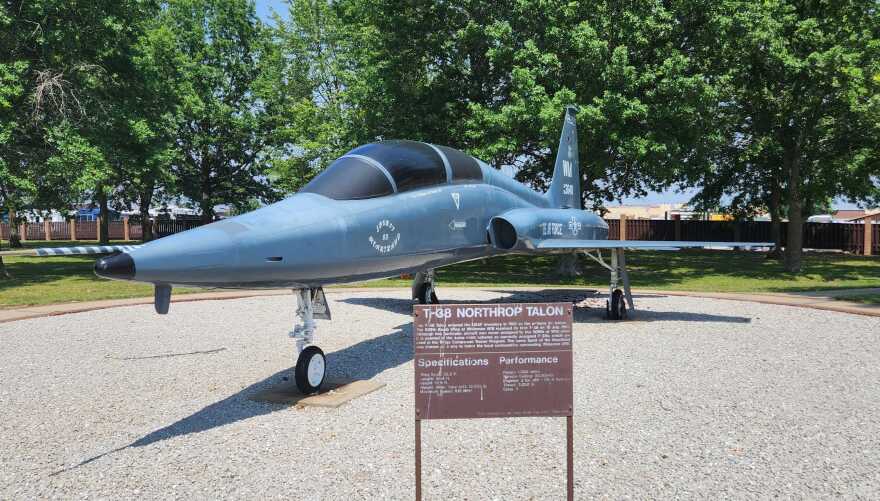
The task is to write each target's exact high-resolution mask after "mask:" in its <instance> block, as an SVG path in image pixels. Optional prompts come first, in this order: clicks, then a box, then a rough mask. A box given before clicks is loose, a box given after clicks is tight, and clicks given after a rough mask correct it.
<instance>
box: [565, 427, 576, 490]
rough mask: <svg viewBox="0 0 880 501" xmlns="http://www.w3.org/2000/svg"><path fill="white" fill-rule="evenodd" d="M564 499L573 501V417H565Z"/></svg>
mask: <svg viewBox="0 0 880 501" xmlns="http://www.w3.org/2000/svg"><path fill="white" fill-rule="evenodd" d="M565 449H566V450H565V463H566V465H565V466H566V468H565V469H566V477H567V479H568V481H567V482H566V487H567V488H566V498H567V499H568V501H574V416H571V415H569V416H566V417H565Z"/></svg>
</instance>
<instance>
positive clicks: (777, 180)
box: [698, 0, 880, 272]
mask: <svg viewBox="0 0 880 501" xmlns="http://www.w3.org/2000/svg"><path fill="white" fill-rule="evenodd" d="M703 7H704V9H705V12H706V13H707V14H706V16H707V19H708V21H707V23H706V25H705V27H706V28H707V29H708V35H705V39H711V40H714V41H715V44H713V45H712V46H709V45H708V44H703V46H702V49H701V56H702V57H703V58H704V59H705V60H706V61H708V65H709V66H710V67H711V68H712V71H713V73H714V74H715V75H716V78H717V79H718V81H720V82H723V83H724V86H723V96H722V98H721V100H720V102H721V103H722V104H723V106H719V108H718V112H719V113H718V114H717V115H716V117H717V118H716V121H717V123H719V124H723V126H724V128H723V133H724V135H725V136H726V138H727V139H726V143H727V144H728V145H730V146H729V147H727V148H726V149H725V150H724V153H723V154H721V155H719V156H718V158H717V160H718V162H717V164H716V165H715V166H713V167H712V168H710V169H709V170H707V171H705V172H703V173H702V174H701V175H699V176H698V178H699V179H700V180H702V181H703V182H704V183H703V184H704V186H709V187H711V189H712V190H713V192H711V193H710V192H706V191H704V196H703V198H704V199H706V200H712V199H715V200H717V199H719V197H720V196H721V195H724V194H726V195H733V196H740V197H745V199H746V203H745V205H747V206H752V207H760V206H761V205H766V206H767V207H768V208H769V209H770V213H771V216H773V217H774V221H777V220H778V219H779V218H780V215H781V213H782V212H784V213H785V215H786V216H787V218H788V220H789V224H788V233H787V238H786V256H785V258H786V259H785V261H786V262H785V267H786V269H787V270H789V271H791V272H797V271H800V269H801V254H802V247H803V222H804V220H805V218H806V216H807V215H809V210H810V206H811V205H814V204H816V203H822V202H824V201H827V200H828V199H830V198H833V197H835V196H845V197H847V198H850V199H852V200H861V201H863V202H869V201H871V200H872V199H873V200H876V195H877V185H876V181H875V180H876V176H877V175H878V174H880V163H878V160H880V158H878V151H880V122H878V121H877V119H876V118H877V116H878V115H877V108H878V106H880V98H878V90H880V87H878V85H880V81H878V79H877V78H876V77H875V76H876V75H877V74H878V70H880V66H878V65H880V58H878V55H880V54H878V50H880V38H878V35H880V21H878V16H877V12H876V9H877V6H876V5H875V4H873V3H871V2H857V1H841V2H828V1H822V0H809V1H794V0H772V1H767V2H746V1H732V0H731V1H725V2H718V3H712V4H706V5H704V6H703ZM707 180H710V182H709V183H706V182H705V181H707Z"/></svg>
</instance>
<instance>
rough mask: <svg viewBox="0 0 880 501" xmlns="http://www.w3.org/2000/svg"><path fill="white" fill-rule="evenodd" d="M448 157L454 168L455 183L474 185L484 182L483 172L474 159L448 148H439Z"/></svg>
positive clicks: (453, 180)
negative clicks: (473, 183) (475, 182)
mask: <svg viewBox="0 0 880 501" xmlns="http://www.w3.org/2000/svg"><path fill="white" fill-rule="evenodd" d="M437 148H438V149H439V150H440V151H442V152H443V154H444V155H446V160H448V161H449V166H450V167H452V182H453V183H472V182H474V181H482V180H483V171H482V170H481V169H480V165H479V164H477V161H476V160H475V159H474V157H472V156H470V155H468V154H466V153H463V152H461V151H458V150H456V149H454V148H450V147H448V146H437Z"/></svg>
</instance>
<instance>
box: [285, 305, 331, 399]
mask: <svg viewBox="0 0 880 501" xmlns="http://www.w3.org/2000/svg"><path fill="white" fill-rule="evenodd" d="M294 293H295V294H296V300H297V307H296V317H297V319H299V320H301V321H302V323H301V324H296V325H295V326H294V328H293V330H292V331H290V333H289V334H288V335H289V336H290V337H291V338H293V339H294V340H295V341H296V353H297V359H296V369H294V371H293V376H294V381H295V382H296V387H297V388H299V391H301V392H302V393H304V394H306V395H311V394H312V393H317V392H318V390H320V388H321V383H323V382H324V376H325V375H326V373H327V359H326V357H325V356H324V352H323V351H321V349H320V348H318V347H317V346H314V345H313V344H312V343H313V342H314V340H315V329H316V326H315V318H316V317H317V318H325V319H328V320H329V319H330V309H329V308H328V307H327V302H326V298H325V297H324V290H323V289H321V288H318V289H298V290H294ZM316 306H317V311H316Z"/></svg>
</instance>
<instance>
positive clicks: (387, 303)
mask: <svg viewBox="0 0 880 501" xmlns="http://www.w3.org/2000/svg"><path fill="white" fill-rule="evenodd" d="M492 292H497V293H499V294H509V293H510V291H503V290H499V291H492ZM606 297H607V296H606V295H603V294H597V293H596V292H595V291H591V290H586V289H580V290H578V289H572V290H569V289H545V290H541V291H522V292H514V293H513V294H510V295H508V296H500V297H498V298H496V299H489V300H481V301H468V300H462V301H457V303H461V304H496V303H541V302H559V303H569V302H570V303H582V302H587V303H590V304H588V305H586V306H585V305H577V306H575V309H574V322H575V323H579V324H580V323H600V322H607V321H608V320H606V319H605V299H606ZM662 297H667V296H663V295H659V294H633V299H636V300H638V299H639V298H662ZM694 301H700V299H698V298H695V299H694ZM342 302H344V303H348V304H354V305H358V306H369V307H371V308H376V309H378V310H383V311H389V312H392V313H400V314H402V315H410V314H412V306H413V302H412V301H411V300H409V299H395V298H381V297H352V298H348V299H343V300H342ZM440 302H441V303H443V302H444V301H443V300H442V299H441V300H440ZM631 315H632V317H631V320H633V321H638V322H662V321H684V322H728V323H737V324H746V323H749V322H751V321H752V319H751V318H749V317H740V316H730V315H714V314H711V313H695V312H687V311H655V310H640V309H638V303H636V311H635V313H631Z"/></svg>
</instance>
